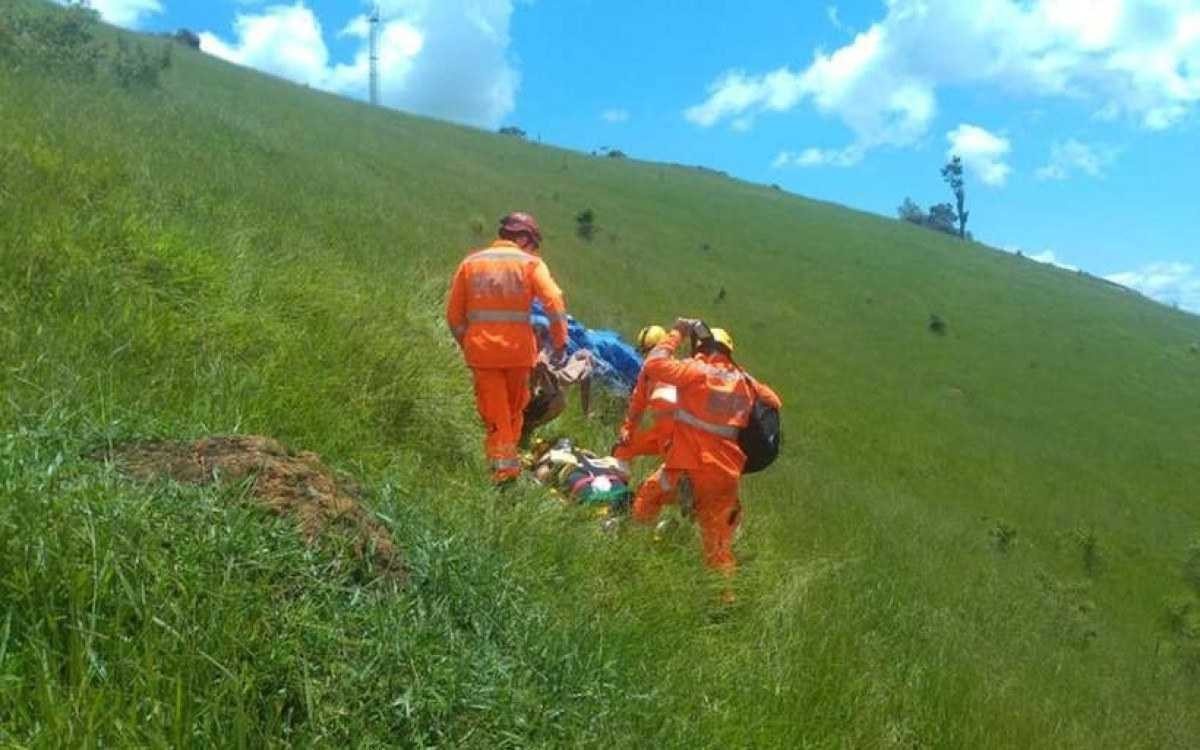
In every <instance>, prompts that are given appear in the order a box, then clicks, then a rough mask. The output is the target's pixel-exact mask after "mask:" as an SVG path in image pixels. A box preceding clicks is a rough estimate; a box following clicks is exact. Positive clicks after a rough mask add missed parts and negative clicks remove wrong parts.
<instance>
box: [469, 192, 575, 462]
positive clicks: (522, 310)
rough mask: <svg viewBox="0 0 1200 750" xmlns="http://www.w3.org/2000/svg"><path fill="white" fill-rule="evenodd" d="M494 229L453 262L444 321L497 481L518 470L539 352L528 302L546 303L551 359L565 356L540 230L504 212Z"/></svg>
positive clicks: (559, 306) (528, 219) (559, 309)
mask: <svg viewBox="0 0 1200 750" xmlns="http://www.w3.org/2000/svg"><path fill="white" fill-rule="evenodd" d="M498 234H499V236H498V238H497V239H496V241H495V242H493V243H492V244H491V245H489V246H488V247H486V248H483V249H482V250H477V251H474V252H472V253H471V254H470V255H468V256H467V257H466V258H465V259H464V260H463V261H462V263H461V264H459V266H458V270H457V271H456V272H455V274H454V279H453V281H451V283H450V297H449V299H448V300H447V302H446V323H447V324H448V325H449V326H450V330H451V331H452V332H453V334H454V339H455V340H456V341H457V342H458V345H459V347H460V348H461V349H462V352H463V357H464V359H465V360H466V363H467V366H468V367H470V368H471V373H472V376H473V378H474V382H475V405H476V407H477V408H478V410H479V416H480V417H481V418H482V419H483V423H484V426H485V428H486V430H487V434H486V436H485V438H484V449H485V451H486V453H487V458H488V462H489V464H490V466H491V471H492V481H493V482H495V483H496V484H504V483H507V482H509V481H511V480H513V479H516V478H517V477H518V476H520V473H521V461H520V458H519V456H518V454H517V441H518V440H519V439H520V437H521V427H522V421H523V413H524V411H525V407H526V405H527V404H528V403H529V398H530V393H529V375H530V372H531V371H532V369H533V366H534V363H535V362H536V361H537V352H538V350H537V340H536V337H535V335H534V331H533V326H532V324H531V323H530V310H531V307H532V305H533V300H534V299H535V298H536V299H539V300H541V303H542V305H543V306H544V307H545V310H546V317H547V318H549V320H550V342H551V345H552V346H553V348H554V357H555V359H556V360H558V361H561V360H563V359H565V357H566V345H567V315H566V309H565V307H564V304H563V295H562V291H561V290H560V289H559V288H558V284H556V283H555V281H554V278H553V277H552V276H551V275H550V270H549V269H548V268H547V267H546V264H545V262H543V261H542V259H541V258H540V257H539V256H538V249H539V248H540V247H541V244H542V232H541V229H540V228H539V227H538V224H537V221H536V220H535V219H534V218H533V217H532V216H530V215H529V214H526V213H511V214H509V215H508V216H505V217H504V218H503V219H501V220H500V230H499V233H498Z"/></svg>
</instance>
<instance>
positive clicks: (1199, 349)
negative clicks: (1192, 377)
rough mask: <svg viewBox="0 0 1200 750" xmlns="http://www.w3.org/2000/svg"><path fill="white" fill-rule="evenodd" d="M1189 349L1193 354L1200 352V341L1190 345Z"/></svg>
mask: <svg viewBox="0 0 1200 750" xmlns="http://www.w3.org/2000/svg"><path fill="white" fill-rule="evenodd" d="M1188 351H1189V352H1191V353H1192V354H1200V341H1197V342H1196V343H1194V344H1192V345H1191V346H1189V347H1188Z"/></svg>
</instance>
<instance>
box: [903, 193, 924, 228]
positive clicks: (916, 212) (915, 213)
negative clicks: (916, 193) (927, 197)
mask: <svg viewBox="0 0 1200 750" xmlns="http://www.w3.org/2000/svg"><path fill="white" fill-rule="evenodd" d="M896 214H897V215H898V216H899V217H900V218H901V219H902V220H904V221H907V222H909V223H910V224H916V225H917V226H919V227H923V226H925V223H926V222H927V221H928V220H929V217H928V216H926V215H925V211H924V210H922V209H921V207H920V206H918V205H917V204H916V203H915V202H914V201H913V199H912V198H905V199H904V202H903V203H901V204H900V208H898V209H896Z"/></svg>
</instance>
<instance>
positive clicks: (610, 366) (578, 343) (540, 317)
mask: <svg viewBox="0 0 1200 750" xmlns="http://www.w3.org/2000/svg"><path fill="white" fill-rule="evenodd" d="M532 319H533V325H534V327H535V328H539V329H542V330H543V331H548V330H549V328H550V320H549V319H548V318H547V317H546V311H545V310H544V309H543V308H542V305H541V303H540V302H537V301H536V300H535V301H534V303H533V314H532ZM567 334H568V339H567V353H568V354H574V353H575V352H576V351H578V350H580V349H587V350H588V351H589V352H591V353H592V364H593V365H594V367H595V371H594V377H595V378H596V379H597V380H599V381H600V382H601V383H604V385H606V386H607V387H609V388H611V389H613V390H615V391H618V392H620V393H623V394H627V393H629V392H630V391H632V390H633V386H634V384H635V383H636V382H637V376H638V373H639V372H641V371H642V358H641V356H640V355H638V353H637V350H636V349H634V348H633V347H632V346H630V345H629V344H628V343H626V342H625V341H624V340H623V339H622V338H621V336H620V334H618V333H617V332H616V331H606V330H602V329H597V330H592V329H590V328H588V327H587V326H585V325H583V324H582V323H580V322H579V321H578V320H576V319H575V318H573V317H571V316H569V315H568V316H567Z"/></svg>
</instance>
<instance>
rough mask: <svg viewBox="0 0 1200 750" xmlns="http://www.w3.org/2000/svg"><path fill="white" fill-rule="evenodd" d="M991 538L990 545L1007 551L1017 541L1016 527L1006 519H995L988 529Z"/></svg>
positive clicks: (1001, 550)
mask: <svg viewBox="0 0 1200 750" xmlns="http://www.w3.org/2000/svg"><path fill="white" fill-rule="evenodd" d="M988 536H990V537H991V538H992V546H993V547H995V548H996V549H997V550H998V551H1000V552H1004V553H1008V551H1009V550H1011V549H1012V548H1013V547H1014V546H1015V545H1016V543H1017V529H1016V527H1014V526H1012V525H1011V524H1009V523H1008V522H1006V521H1003V520H999V519H998V520H997V521H996V523H995V524H994V525H993V526H992V528H991V530H989V531H988Z"/></svg>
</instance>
